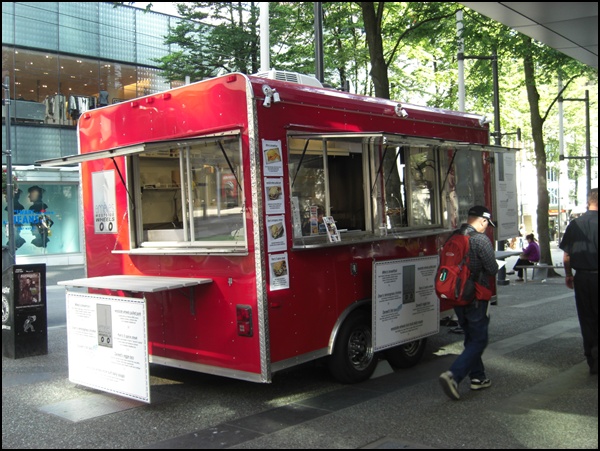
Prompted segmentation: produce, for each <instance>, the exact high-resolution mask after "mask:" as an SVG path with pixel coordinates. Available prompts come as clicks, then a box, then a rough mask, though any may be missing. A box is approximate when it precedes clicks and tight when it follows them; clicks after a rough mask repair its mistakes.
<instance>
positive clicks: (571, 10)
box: [460, 2, 598, 69]
mask: <svg viewBox="0 0 600 451" xmlns="http://www.w3.org/2000/svg"><path fill="white" fill-rule="evenodd" d="M460 4H461V5H465V6H466V7H468V8H471V9H472V10H473V11H477V12H478V13H479V14H482V15H484V16H487V17H489V18H490V19H493V20H495V21H497V22H500V23H502V24H504V25H506V26H507V27H510V28H512V29H513V30H516V31H518V32H520V33H523V34H524V35H525V36H529V37H531V38H533V39H535V40H536V41H539V42H542V43H543V44H545V45H547V46H548V47H551V48H553V49H555V50H558V51H560V52H562V53H564V54H565V55H568V56H570V57H571V58H573V59H576V60H578V61H580V62H582V63H584V64H587V65H588V66H592V67H595V68H596V69H598V3H596V2H508V3H506V2H502V3H501V2H460Z"/></svg>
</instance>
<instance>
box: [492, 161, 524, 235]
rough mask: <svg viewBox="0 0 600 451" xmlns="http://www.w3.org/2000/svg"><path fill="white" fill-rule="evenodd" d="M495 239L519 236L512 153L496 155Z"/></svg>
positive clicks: (517, 204)
mask: <svg viewBox="0 0 600 451" xmlns="http://www.w3.org/2000/svg"><path fill="white" fill-rule="evenodd" d="M494 158H495V161H496V164H495V165H494V170H495V171H496V174H495V177H496V208H495V209H494V220H495V221H496V226H497V228H496V229H497V230H496V234H497V235H496V239H497V240H498V241H502V240H509V239H511V238H513V237H515V236H519V203H518V196H517V160H516V155H515V153H514V152H508V153H499V152H498V153H496V154H495V157H494Z"/></svg>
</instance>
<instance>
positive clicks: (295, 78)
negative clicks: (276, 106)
mask: <svg viewBox="0 0 600 451" xmlns="http://www.w3.org/2000/svg"><path fill="white" fill-rule="evenodd" d="M254 75H255V76H257V77H262V78H269V79H271V80H279V81H288V82H291V83H299V84H301V85H309V86H316V87H318V88H322V87H323V85H322V84H321V82H320V81H319V80H318V79H317V78H316V77H313V76H311V75H303V74H299V73H297V72H287V71H284V70H275V69H271V70H268V71H265V72H258V73H256V74H254Z"/></svg>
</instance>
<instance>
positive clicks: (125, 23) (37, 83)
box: [2, 2, 181, 265]
mask: <svg viewBox="0 0 600 451" xmlns="http://www.w3.org/2000/svg"><path fill="white" fill-rule="evenodd" d="M179 20H181V19H179V18H177V17H173V16H168V15H165V14H160V13H155V12H148V11H145V10H142V9H138V8H133V7H129V6H114V4H112V3H108V2H40V3H33V2H2V81H3V88H4V89H3V98H5V97H6V96H8V95H9V96H10V99H11V100H10V106H9V108H8V111H7V107H5V106H3V108H2V125H3V127H2V146H3V147H2V149H3V150H4V149H7V140H6V137H7V133H10V141H9V143H10V149H9V150H10V151H11V159H12V166H13V173H14V175H15V176H16V178H17V182H16V185H17V191H16V192H15V195H14V210H15V211H14V224H15V246H16V260H17V263H26V262H44V263H47V264H49V265H52V264H73V263H81V262H83V249H84V245H83V239H84V238H83V235H82V233H81V224H80V216H81V215H80V193H79V189H80V188H79V168H78V167H77V166H76V167H67V168H62V169H56V168H46V169H44V168H42V167H39V166H35V163H36V162H37V161H39V160H45V159H51V158H59V157H61V156H66V155H73V154H76V153H77V135H76V125H77V120H78V118H79V117H80V116H81V114H82V113H84V112H85V111H87V110H90V109H93V108H98V107H102V106H104V105H108V104H112V103H117V102H122V101H124V100H127V99H132V98H135V97H138V96H141V95H147V94H153V93H156V92H160V91H164V90H166V89H170V88H171V87H173V85H172V84H171V83H169V82H168V81H166V80H165V79H164V78H162V77H161V74H160V71H159V69H158V68H157V63H156V61H155V60H156V59H157V58H160V57H163V56H165V55H167V54H169V52H170V50H171V49H170V47H169V46H168V45H165V44H164V36H166V35H167V33H168V28H169V26H175V24H176V22H177V21H179ZM7 117H10V121H7ZM6 163H7V161H6V156H5V155H4V152H3V156H2V165H3V171H5V170H6ZM7 214H8V212H7V201H6V195H5V193H4V184H3V196H2V222H3V232H4V233H2V245H3V246H5V245H7V242H8V233H7V227H6V224H7V221H8V216H7Z"/></svg>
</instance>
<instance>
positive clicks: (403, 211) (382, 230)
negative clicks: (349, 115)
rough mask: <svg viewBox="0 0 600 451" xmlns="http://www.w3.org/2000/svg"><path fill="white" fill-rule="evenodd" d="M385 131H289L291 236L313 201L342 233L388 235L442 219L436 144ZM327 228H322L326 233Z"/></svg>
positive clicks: (301, 235)
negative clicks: (332, 132)
mask: <svg viewBox="0 0 600 451" xmlns="http://www.w3.org/2000/svg"><path fill="white" fill-rule="evenodd" d="M422 141H423V140H421V141H418V140H412V139H410V138H403V139H400V138H399V137H391V136H389V135H385V136H384V135H382V134H327V135H306V134H304V135H290V136H289V137H288V153H289V166H290V171H289V174H290V187H291V196H292V205H293V208H294V209H297V211H295V212H294V214H293V217H294V220H295V221H299V222H300V225H299V226H297V225H296V224H294V231H295V233H294V237H295V238H297V239H300V241H301V242H305V240H307V239H311V238H314V239H318V237H315V236H314V235H315V233H314V230H313V231H311V230H310V229H309V228H307V227H306V222H307V221H308V220H309V219H310V218H309V215H310V211H311V207H314V206H317V207H318V208H319V209H320V210H322V211H323V215H325V216H332V217H333V218H334V220H335V222H336V225H337V228H338V230H340V232H342V233H344V232H348V233H350V232H355V235H356V234H357V233H358V232H362V235H363V236H364V235H365V234H366V235H370V236H373V235H377V236H380V235H387V234H388V233H396V232H400V231H409V230H418V229H422V228H431V227H440V226H441V225H442V214H441V201H440V199H441V193H440V180H439V174H440V172H441V171H440V162H439V156H440V152H439V146H437V145H434V143H433V142H432V143H425V142H422ZM321 234H322V233H321Z"/></svg>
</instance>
